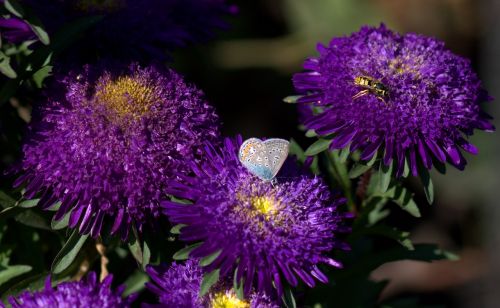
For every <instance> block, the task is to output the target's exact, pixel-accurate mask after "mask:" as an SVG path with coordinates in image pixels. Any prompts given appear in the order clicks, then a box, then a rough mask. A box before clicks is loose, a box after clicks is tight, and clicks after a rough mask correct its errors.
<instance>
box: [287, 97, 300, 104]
mask: <svg viewBox="0 0 500 308" xmlns="http://www.w3.org/2000/svg"><path fill="white" fill-rule="evenodd" d="M301 97H302V95H290V96H287V97H285V98H284V99H283V101H284V102H285V103H288V104H295V103H297V100H298V99H299V98H301Z"/></svg>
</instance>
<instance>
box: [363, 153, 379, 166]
mask: <svg viewBox="0 0 500 308" xmlns="http://www.w3.org/2000/svg"><path fill="white" fill-rule="evenodd" d="M377 156H378V155H377V154H375V155H373V157H372V158H371V159H370V160H369V161H367V162H366V165H367V166H370V167H371V166H373V164H374V163H375V161H376V160H377Z"/></svg>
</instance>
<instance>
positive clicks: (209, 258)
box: [200, 249, 222, 266]
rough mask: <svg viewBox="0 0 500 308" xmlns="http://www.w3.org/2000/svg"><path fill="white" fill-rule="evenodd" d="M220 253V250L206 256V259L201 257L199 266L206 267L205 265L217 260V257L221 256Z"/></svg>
mask: <svg viewBox="0 0 500 308" xmlns="http://www.w3.org/2000/svg"><path fill="white" fill-rule="evenodd" d="M221 252H222V249H220V250H218V251H216V252H214V253H212V254H210V255H208V256H206V257H203V258H202V259H201V260H200V266H207V265H210V264H211V263H212V262H214V261H215V259H217V257H218V256H219V255H220V254H221Z"/></svg>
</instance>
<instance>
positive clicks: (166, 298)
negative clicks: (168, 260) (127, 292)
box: [146, 260, 203, 307]
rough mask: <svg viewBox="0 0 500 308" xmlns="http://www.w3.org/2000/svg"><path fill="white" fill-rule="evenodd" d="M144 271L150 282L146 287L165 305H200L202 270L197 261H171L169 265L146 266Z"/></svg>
mask: <svg viewBox="0 0 500 308" xmlns="http://www.w3.org/2000/svg"><path fill="white" fill-rule="evenodd" d="M146 272H147V274H148V275H149V277H150V278H151V280H152V282H150V283H147V284H146V287H147V288H148V289H149V290H150V291H152V292H153V293H155V294H156V295H157V296H158V298H159V301H160V303H161V304H162V305H165V306H166V307H200V306H201V305H202V302H203V301H202V299H200V298H199V297H198V294H199V293H200V286H201V280H202V278H203V277H202V276H203V272H202V269H201V267H199V266H198V261H196V260H188V261H186V263H185V264H177V263H175V262H174V263H172V265H171V266H170V268H169V267H167V266H165V265H162V266H158V267H154V266H148V267H147V268H146Z"/></svg>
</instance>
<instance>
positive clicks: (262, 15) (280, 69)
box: [172, 0, 500, 307]
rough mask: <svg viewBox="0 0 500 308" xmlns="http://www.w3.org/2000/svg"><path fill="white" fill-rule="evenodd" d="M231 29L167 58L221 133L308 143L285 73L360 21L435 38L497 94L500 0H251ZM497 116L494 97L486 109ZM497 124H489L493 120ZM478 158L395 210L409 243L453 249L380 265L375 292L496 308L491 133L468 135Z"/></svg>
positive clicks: (498, 276)
mask: <svg viewBox="0 0 500 308" xmlns="http://www.w3.org/2000/svg"><path fill="white" fill-rule="evenodd" d="M236 3H237V4H238V6H239V8H240V12H239V14H238V15H237V16H235V17H234V18H231V19H230V20H229V21H230V23H231V29H230V30H229V31H227V32H221V33H219V36H218V39H217V40H215V41H213V42H211V43H209V44H205V45H202V46H197V47H190V48H187V49H184V50H179V51H178V52H177V53H176V54H174V59H176V60H175V62H174V63H173V64H172V65H173V67H175V68H176V69H177V70H178V71H180V72H181V73H183V74H184V75H186V76H187V79H188V80H190V81H192V82H194V83H196V84H197V85H198V86H199V87H200V88H201V89H203V90H204V91H205V93H206V95H207V97H208V99H209V101H210V102H211V103H212V104H214V105H215V106H216V108H217V110H218V113H219V115H220V116H221V118H222V122H223V123H224V126H223V132H224V134H225V135H235V134H242V135H243V137H245V138H248V137H282V138H286V139H288V138H294V139H296V140H298V141H299V143H300V144H301V145H302V146H303V147H307V146H308V144H310V143H312V142H313V140H312V139H309V138H306V137H304V134H303V132H301V131H300V130H299V129H298V125H299V123H298V119H297V112H296V107H295V106H294V105H292V104H286V103H284V102H282V99H283V98H284V97H285V96H288V95H293V94H294V90H293V87H292V83H291V76H292V74H293V73H295V72H298V71H300V70H301V63H302V61H303V60H304V59H305V58H306V57H307V56H314V55H316V51H315V46H316V44H317V42H322V43H324V44H327V43H328V41H329V39H330V38H331V37H332V36H339V35H348V34H350V33H351V32H354V31H357V30H358V29H359V27H360V26H362V25H365V24H368V25H374V26H376V25H378V24H380V22H384V23H386V24H387V25H388V26H389V27H390V28H392V29H394V30H396V31H399V32H417V33H421V34H425V35H429V36H433V37H436V38H438V39H441V40H444V41H445V42H446V45H447V46H448V48H450V49H451V50H452V51H453V52H455V53H457V54H459V55H462V56H465V57H468V58H470V59H471V61H472V64H473V66H474V68H475V70H476V72H478V74H479V75H480V76H481V78H482V80H483V82H484V84H485V86H486V88H487V89H488V90H489V91H490V94H491V95H492V96H493V97H500V61H499V58H500V21H499V19H500V18H499V17H498V16H499V14H500V1H497V0H480V1H475V0H279V1H278V0H273V1H266V0H254V1H246V2H243V1H239V2H236ZM485 109H487V110H488V112H489V113H490V114H492V115H493V116H494V117H498V114H499V111H500V108H499V106H498V103H497V101H493V102H492V103H490V104H487V105H486V106H485ZM495 122H496V126H497V127H498V126H499V125H498V121H496V120H495ZM472 141H473V143H475V144H476V145H477V146H478V147H479V149H480V154H479V155H478V156H477V157H471V156H470V155H469V156H468V157H467V158H468V161H469V164H468V166H467V168H466V170H465V171H464V172H459V171H457V170H451V169H450V171H449V172H448V173H447V175H446V176H443V175H440V174H437V173H436V174H433V179H434V182H435V186H436V195H437V201H436V202H435V204H434V205H432V206H429V205H427V204H426V203H425V201H424V200H425V198H424V197H423V196H421V192H417V201H421V202H419V203H420V204H421V207H422V210H423V218H422V219H420V220H414V219H410V218H408V216H402V217H398V221H397V225H398V226H401V227H403V229H407V230H410V231H411V232H412V238H413V240H414V242H416V243H420V242H426V243H429V242H432V243H438V244H440V246H441V247H443V248H446V249H449V250H451V251H453V252H455V253H457V254H458V255H460V256H461V259H460V260H459V261H440V262H434V263H432V264H428V263H421V262H414V261H400V262H393V263H389V264H386V265H384V266H382V267H380V268H379V269H377V270H376V271H375V272H374V273H373V275H372V276H373V279H375V280H383V279H391V283H390V284H389V285H388V287H387V288H386V289H385V291H384V293H383V295H382V297H383V298H384V299H385V298H391V297H399V296H403V295H418V296H420V297H422V298H424V300H425V302H427V303H429V304H441V305H447V306H459V307H478V306H480V307H497V306H498V303H499V302H500V291H499V290H500V287H499V286H500V265H499V263H500V236H499V234H500V227H499V226H500V204H499V202H498V201H497V200H499V198H500V177H499V176H498V172H499V171H500V159H499V155H498V153H499V151H498V150H500V143H499V138H498V136H497V135H496V134H486V133H483V132H477V134H476V135H474V136H473V137H472Z"/></svg>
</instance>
